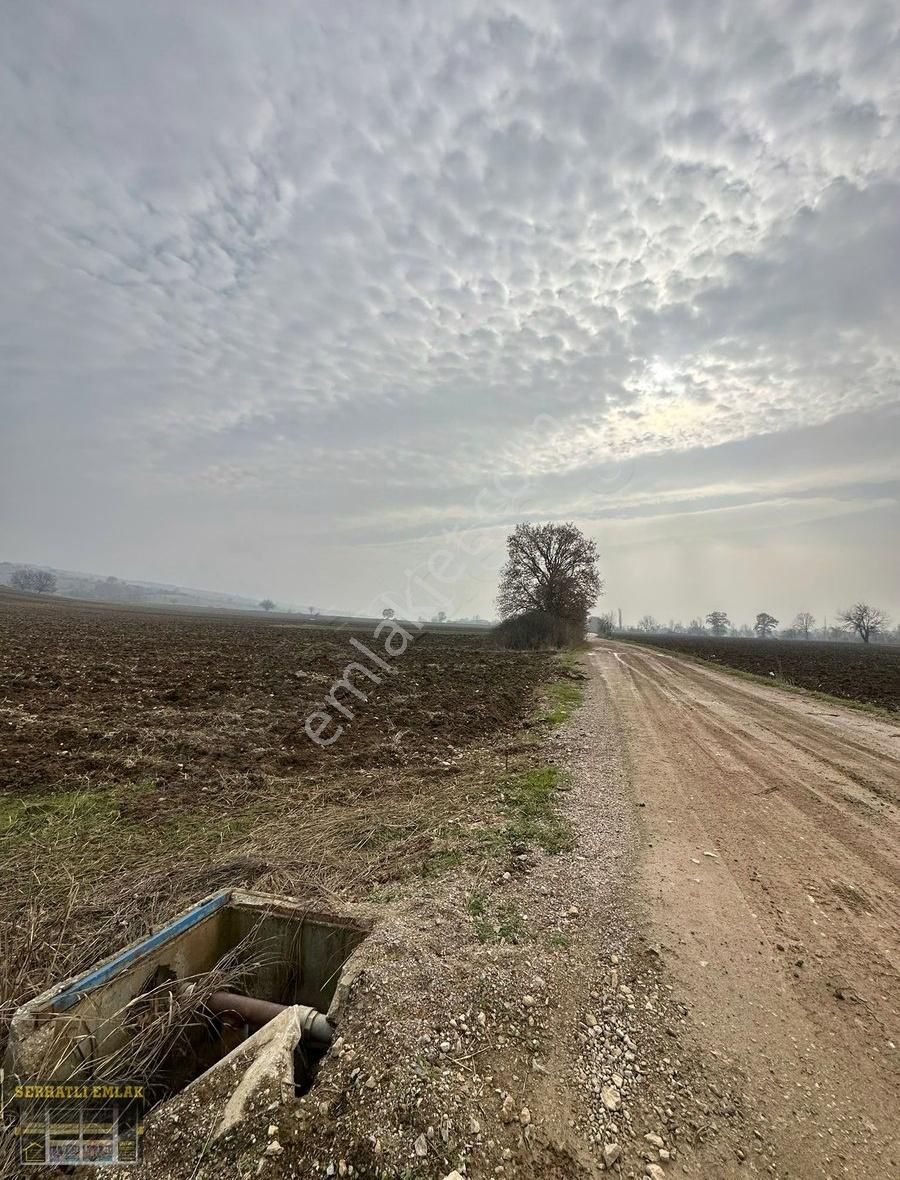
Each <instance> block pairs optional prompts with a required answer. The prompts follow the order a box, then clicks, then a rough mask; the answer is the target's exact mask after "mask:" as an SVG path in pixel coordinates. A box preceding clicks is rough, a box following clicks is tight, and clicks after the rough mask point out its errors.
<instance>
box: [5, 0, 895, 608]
mask: <svg viewBox="0 0 900 1180" xmlns="http://www.w3.org/2000/svg"><path fill="white" fill-rule="evenodd" d="M898 19H900V14H898V9H897V7H896V5H894V4H889V3H884V4H882V3H878V2H872V3H861V4H857V5H852V6H848V5H846V4H838V3H836V2H832V0H819V2H817V3H787V4H785V3H777V4H776V3H771V4H769V3H746V2H743V3H738V2H734V3H728V2H726V3H722V4H719V5H715V6H710V5H708V4H706V3H683V2H681V0H679V2H677V3H676V2H675V0H669V2H662V0H660V2H655V0H634V2H632V3H628V4H624V3H621V4H620V3H616V4H596V3H592V2H590V3H589V2H585V3H577V2H576V0H565V2H560V3H557V4H554V3H543V2H539V0H529V2H527V3H525V2H522V3H483V2H479V3H448V4H441V5H430V4H429V5H414V4H407V3H390V2H387V0H385V2H382V3H379V4H361V3H332V2H329V3H316V2H310V3H305V4H302V5H300V4H287V3H276V2H274V0H273V2H272V3H268V4H266V5H257V4H251V3H249V2H247V3H242V2H237V0H234V2H229V3H211V2H204V0H198V2H197V3H193V4H190V5H184V4H175V3H167V2H165V0H161V2H159V3H154V4H152V5H148V4H141V3H138V2H137V0H120V2H119V3H117V4H114V5H111V4H108V3H105V2H103V3H100V2H97V3H92V2H89V0H75V2H73V3H71V4H68V5H65V6H60V5H39V4H30V5H10V6H8V8H7V12H6V15H5V25H6V34H5V37H4V40H3V45H2V47H0V63H2V75H0V102H2V106H3V109H4V111H5V112H6V114H7V118H6V120H5V126H4V130H3V132H2V137H3V152H2V157H0V200H2V208H3V210H4V215H3V218H2V221H0V261H2V263H3V270H4V276H5V281H4V285H3V288H2V291H0V301H2V316H0V360H2V363H3V369H4V374H5V377H4V382H3V388H2V397H3V401H4V419H3V421H4V430H3V442H4V444H5V446H4V462H3V466H2V475H0V479H2V481H3V482H2V494H3V503H2V521H3V526H4V536H5V538H6V540H5V543H4V550H5V549H6V547H7V546H8V547H9V552H8V553H6V552H4V553H3V554H0V556H8V557H12V558H17V559H21V560H36V561H46V562H53V563H55V564H59V565H70V566H72V565H76V566H80V567H82V568H99V569H101V570H104V571H106V570H114V571H115V572H118V573H122V574H125V575H132V576H159V577H166V578H171V579H173V580H179V581H193V582H195V583H196V582H200V583H207V584H209V583H213V584H216V585H221V586H228V587H230V588H233V589H237V590H246V591H249V592H255V591H260V592H261V591H266V592H271V593H273V594H274V595H275V596H277V597H282V598H288V599H291V600H295V601H296V600H300V601H307V600H308V601H317V600H318V601H322V602H328V603H330V604H333V605H336V606H340V607H343V608H353V607H354V606H361V605H362V604H363V603H364V601H367V600H368V599H369V598H371V597H372V596H373V595H374V594H375V593H377V592H378V591H379V590H381V589H386V588H388V587H389V585H390V582H391V579H392V578H393V577H394V573H395V571H396V570H397V569H400V568H403V567H404V566H405V565H408V563H409V562H410V561H414V560H416V558H417V555H421V554H422V553H424V552H427V549H428V546H429V545H431V544H433V543H434V539H435V538H436V537H437V536H439V535H440V533H441V531H442V530H443V529H445V528H449V527H452V528H478V529H482V530H485V531H486V532H487V533H488V534H489V535H490V537H491V538H492V540H491V543H492V544H495V545H496V547H497V552H498V560H499V552H500V547H501V544H502V537H503V532H504V529H505V528H506V526H507V525H508V523H509V521H508V520H507V519H505V517H504V516H503V515H502V514H499V513H498V514H497V515H496V516H495V517H490V516H488V517H485V515H484V513H479V512H477V511H476V510H475V508H474V504H475V500H476V496H477V493H478V490H479V488H480V487H482V486H483V485H484V483H485V481H487V480H488V479H489V478H490V477H491V476H492V475H493V474H494V473H496V472H497V471H503V472H509V473H516V474H518V475H520V476H521V475H524V476H526V477H527V481H528V484H527V486H528V502H527V503H525V504H523V505H521V508H522V511H524V512H529V513H534V514H535V515H543V516H551V517H555V516H563V517H568V516H571V515H576V516H577V517H578V519H579V520H580V521H581V522H582V523H583V524H584V525H585V527H587V528H589V529H590V530H592V531H593V532H594V533H595V534H596V535H597V536H598V539H599V540H600V542H601V547H603V548H604V549H605V550H606V553H607V574H608V581H609V583H610V589H611V591H612V592H613V593H615V594H617V595H619V596H620V597H624V598H625V599H626V602H628V603H633V604H634V606H635V611H636V612H637V613H640V612H642V611H643V610H644V609H650V610H653V611H655V612H656V613H663V612H666V611H668V610H673V611H675V612H676V613H677V612H682V613H685V614H687V613H696V612H699V611H700V610H702V609H708V607H709V606H710V605H711V603H709V602H707V600H706V598H704V597H703V596H704V594H705V595H707V597H708V596H709V594H712V593H713V592H715V593H718V594H721V595H724V596H728V595H731V596H732V597H731V599H730V600H729V602H726V603H725V605H728V606H729V607H730V609H732V610H733V611H734V612H736V613H737V612H739V611H741V610H746V611H750V610H752V609H761V608H762V606H765V607H767V609H775V613H778V610H784V611H787V610H792V609H798V608H799V607H801V606H811V607H812V608H813V609H827V608H829V607H830V606H832V605H833V604H832V602H831V599H832V597H834V596H835V595H838V596H841V595H843V594H845V593H846V594H848V595H850V594H855V593H871V594H872V595H874V596H877V595H878V594H879V593H881V595H882V597H884V596H885V595H888V596H890V594H891V593H894V587H895V586H896V583H897V578H896V574H897V569H896V564H893V565H892V564H891V562H890V560H888V559H885V558H884V557H883V555H880V556H877V557H868V556H866V555H871V554H872V553H875V552H876V550H877V551H878V552H879V554H880V553H881V540H882V539H883V538H884V537H885V536H888V535H890V533H891V531H892V530H895V529H896V526H897V523H898V517H897V510H896V508H897V500H896V478H897V475H898V472H897V470H896V448H894V451H893V458H892V452H891V447H890V445H886V441H885V440H888V443H889V442H890V441H891V440H893V442H894V443H896V442H897V422H898V419H897V416H896V414H895V413H894V408H895V407H896V405H897V402H898V349H900V337H898V334H897V330H896V329H897V323H898V313H900V164H898V161H900V131H898V127H900V124H898V116H900V33H898ZM537 415H546V416H547V419H546V420H545V423H544V426H543V427H542V429H541V430H540V431H539V432H538V433H537V434H535V432H534V431H533V430H531V429H530V424H531V423H532V421H533V420H534V419H535V417H536V416H537ZM835 423H837V425H835ZM841 423H851V424H852V427H848V428H847V429H844V428H843V427H842V426H841V425H840V424H841ZM822 432H824V433H822ZM836 437H841V438H843V440H844V445H843V446H841V447H839V448H835V446H834V439H835V438H836ZM785 440H788V442H789V444H790V445H789V446H786V445H784V442H785ZM817 440H819V441H821V443H822V449H821V450H817V446H818V442H817ZM873 440H874V442H873ZM836 452H838V453H836ZM797 456H800V459H799V460H798V459H797ZM23 487H27V488H28V492H27V495H23V494H22V489H23ZM785 505H787V506H788V509H785ZM779 521H780V522H781V524H782V525H783V526H784V529H785V537H786V538H787V540H789V541H790V546H789V548H790V551H791V553H792V554H793V556H792V558H791V559H790V560H786V559H785V557H784V553H783V552H782V551H781V550H780V549H779V547H778V546H777V545H775V544H774V543H771V544H769V546H768V547H766V545H764V544H763V541H762V538H763V537H764V536H769V537H771V530H772V528H773V526H775V525H777V524H778V522H779ZM661 522H663V523H661ZM660 530H662V533H663V535H664V539H665V541H666V544H667V545H668V546H669V547H670V548H671V553H669V554H668V556H667V557H665V560H666V561H667V562H668V564H667V565H666V571H667V578H668V581H667V584H666V586H665V587H664V588H658V587H657V588H654V589H653V590H652V592H651V590H649V589H648V588H647V583H648V580H649V575H650V574H651V572H652V571H653V570H655V569H658V568H659V563H660V561H662V560H663V558H664V556H665V555H663V554H662V552H661V548H660V546H661V543H662V542H661V537H660ZM791 530H794V531H793V532H791ZM741 538H743V540H741ZM813 545H815V550H814V551H813V549H812V548H810V547H811V546H813ZM667 553H668V550H667ZM679 553H680V554H681V557H680V558H678V557H677V556H673V554H676V555H677V554H679ZM767 555H768V556H767ZM823 555H824V556H823ZM723 560H724V561H725V562H726V564H727V566H728V570H730V571H731V573H730V574H729V573H728V571H726V572H725V573H723V574H722V575H721V576H720V575H719V573H717V572H715V571H717V570H718V569H719V566H720V564H721V561H723ZM894 561H896V559H894ZM860 563H862V565H861V564H860ZM751 567H752V569H753V571H756V572H757V574H758V576H757V577H755V578H751V580H750V582H749V583H748V581H747V577H746V576H745V574H746V571H747V569H749V568H751ZM848 567H853V570H854V574H855V575H856V576H857V577H858V578H859V579H861V580H865V581H866V585H857V583H856V582H853V580H852V579H851V578H850V577H849V574H848V573H847V570H848ZM760 569H761V570H762V573H759V571H760ZM698 570H699V571H703V578H702V579H701V580H700V581H699V583H698V574H697V571H698ZM804 570H808V571H810V572H809V579H806V578H805V575H804V573H803V571H804ZM729 578H730V579H731V580H730V581H729ZM703 579H705V581H704V580H703ZM657 580H658V579H657ZM768 587H772V589H771V590H769V589H768ZM459 593H460V595H461V601H460V607H461V609H480V610H481V611H482V613H484V612H485V611H487V610H489V609H490V599H491V596H492V587H491V586H490V584H489V579H487V578H486V577H485V576H484V574H483V573H482V572H479V574H478V575H477V577H476V576H474V575H473V577H472V579H471V581H470V582H466V583H465V584H464V585H462V586H461V587H460V590H459ZM776 594H777V595H779V596H781V601H780V602H776V601H775V600H774V598H773V597H772V595H776ZM763 595H769V597H766V601H764V602H762V603H761V605H760V604H759V603H758V602H757V599H758V598H759V597H760V596H763ZM802 596H805V598H804V601H802V602H801V601H800V600H799V599H800V597H802ZM813 596H815V598H816V601H812V597H813ZM885 605H886V606H889V607H893V608H895V609H896V608H897V607H898V606H900V603H896V602H894V603H892V602H890V601H887V602H885ZM776 607H777V609H776Z"/></svg>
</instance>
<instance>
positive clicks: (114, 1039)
mask: <svg viewBox="0 0 900 1180" xmlns="http://www.w3.org/2000/svg"><path fill="white" fill-rule="evenodd" d="M368 933H369V928H368V927H366V926H364V925H363V924H361V923H358V922H354V921H351V920H348V919H345V918H342V917H337V916H334V915H329V914H323V913H317V912H315V911H312V910H310V909H309V908H307V907H306V906H304V905H301V904H300V903H299V902H296V901H294V900H292V899H290V898H279V897H272V896H268V895H266V894H257V893H247V892H244V891H241V890H223V891H221V892H219V893H215V894H213V895H211V896H210V897H207V898H205V899H204V900H203V901H201V902H199V903H198V904H197V905H195V906H193V907H192V908H191V909H189V910H187V911H186V912H185V913H183V914H181V915H179V916H178V917H177V918H175V919H174V920H173V921H171V922H169V923H167V924H166V925H165V926H163V927H162V928H160V929H159V930H157V931H155V932H154V933H152V934H150V935H147V936H146V937H144V938H142V939H139V940H138V941H137V942H133V943H131V945H130V946H127V947H125V948H124V949H123V950H121V951H119V952H118V953H116V954H114V955H111V956H110V957H109V958H107V959H104V960H102V961H101V962H99V963H97V964H95V965H94V966H93V967H91V968H90V969H89V970H88V971H85V972H83V973H82V974H81V975H78V976H74V977H72V978H70V979H67V980H64V981H63V982H62V983H60V984H57V985H56V986H55V987H52V988H50V989H49V990H48V991H46V992H44V993H43V994H42V995H40V996H37V997H36V998H35V999H33V1000H31V1001H29V1003H27V1004H24V1005H23V1006H22V1007H21V1008H19V1010H18V1011H17V1012H16V1015H15V1016H14V1018H13V1021H12V1025H11V1028H10V1038H9V1046H8V1049H7V1054H6V1058H5V1060H4V1068H5V1071H6V1075H7V1077H10V1076H16V1077H21V1078H35V1077H40V1078H42V1079H46V1080H53V1081H65V1080H68V1079H70V1078H75V1077H78V1078H86V1079H87V1078H92V1077H95V1076H99V1074H98V1073H97V1070H98V1068H99V1065H100V1063H102V1062H103V1061H104V1060H106V1059H108V1058H109V1056H110V1054H111V1053H114V1052H116V1051H118V1050H119V1049H120V1048H121V1047H122V1046H123V1045H124V1044H126V1043H127V1042H128V1040H129V1039H130V1038H131V1036H132V1035H133V1033H132V1032H130V1031H129V1028H128V1024H127V1021H126V1020H125V1019H124V1018H123V1013H125V1012H127V1011H128V1010H129V1009H128V1006H129V1004H131V1003H132V1001H137V1000H139V999H140V997H141V996H143V995H145V994H146V993H147V991H148V989H149V988H152V987H153V986H154V984H155V982H156V981H159V980H161V979H162V980H166V981H170V982H171V986H172V987H173V988H174V987H177V986H179V984H182V985H183V984H187V983H188V982H189V981H192V980H196V979H197V978H198V977H202V976H203V975H204V973H207V972H209V971H211V970H212V969H213V968H214V967H215V966H216V965H217V964H218V963H219V962H220V960H221V959H222V958H223V956H224V955H227V954H228V953H229V952H231V951H234V950H235V948H238V947H242V948H250V949H251V950H252V953H253V954H252V957H253V960H254V962H255V963H256V964H257V965H256V966H255V967H254V968H253V970H252V973H251V975H250V977H249V978H248V979H245V980H244V981H243V983H244V986H245V988H246V990H247V992H248V994H250V995H253V996H256V997H257V998H260V999H267V1000H272V1001H276V1002H278V1003H281V1004H289V1005H296V1004H302V1005H308V1006H309V1007H311V1008H315V1009H318V1010H319V1011H321V1012H325V1013H327V1014H329V1016H332V1015H333V1014H334V1012H335V1010H336V1007H337V1004H338V1003H339V1000H340V998H341V995H342V992H343V991H344V990H346V979H347V977H348V962H349V960H350V958H351V956H352V955H353V952H354V951H355V949H356V948H357V947H358V946H359V944H360V943H361V942H362V940H363V939H364V938H365V936H366V935H367V934H368ZM342 981H344V983H345V987H344V988H342V987H341V983H342ZM227 1051H228V1046H223V1048H222V1053H219V1054H218V1055H219V1056H221V1055H223V1054H224V1053H225V1052H227ZM213 1060H215V1055H214V1056H213Z"/></svg>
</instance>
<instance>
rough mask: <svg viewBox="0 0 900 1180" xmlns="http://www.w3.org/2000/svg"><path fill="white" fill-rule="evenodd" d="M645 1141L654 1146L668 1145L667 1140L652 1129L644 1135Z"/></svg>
mask: <svg viewBox="0 0 900 1180" xmlns="http://www.w3.org/2000/svg"><path fill="white" fill-rule="evenodd" d="M644 1142H645V1143H651V1144H652V1145H653V1146H654V1147H665V1145H666V1143H665V1140H664V1139H663V1138H661V1137H660V1136H659V1135H654V1134H653V1132H652V1131H651V1132H650V1134H648V1135H645V1136H644Z"/></svg>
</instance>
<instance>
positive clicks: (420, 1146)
mask: <svg viewBox="0 0 900 1180" xmlns="http://www.w3.org/2000/svg"><path fill="white" fill-rule="evenodd" d="M413 1151H415V1153H416V1155H418V1156H426V1155H428V1140H427V1139H426V1138H425V1136H424V1135H420V1136H419V1138H418V1139H417V1140H416V1141H415V1143H414V1144H413Z"/></svg>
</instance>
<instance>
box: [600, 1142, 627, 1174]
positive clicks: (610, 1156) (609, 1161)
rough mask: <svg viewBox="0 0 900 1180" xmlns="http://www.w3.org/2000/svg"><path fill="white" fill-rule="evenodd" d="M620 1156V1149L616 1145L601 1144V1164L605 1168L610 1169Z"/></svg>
mask: <svg viewBox="0 0 900 1180" xmlns="http://www.w3.org/2000/svg"><path fill="white" fill-rule="evenodd" d="M621 1154H622V1148H621V1147H619V1145H618V1143H604V1144H603V1162H604V1164H606V1166H607V1168H611V1167H612V1166H613V1164H614V1163H615V1162H616V1160H617V1159H618V1158H619V1156H620V1155H621Z"/></svg>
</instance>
